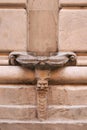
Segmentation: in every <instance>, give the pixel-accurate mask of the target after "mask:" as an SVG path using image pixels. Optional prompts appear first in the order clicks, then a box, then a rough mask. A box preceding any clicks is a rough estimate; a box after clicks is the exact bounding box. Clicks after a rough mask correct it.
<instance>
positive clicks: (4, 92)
mask: <svg viewBox="0 0 87 130" xmlns="http://www.w3.org/2000/svg"><path fill="white" fill-rule="evenodd" d="M35 103H36V91H35V86H31V85H19V84H18V85H7V84H6V85H0V104H1V105H29V104H31V105H35Z"/></svg>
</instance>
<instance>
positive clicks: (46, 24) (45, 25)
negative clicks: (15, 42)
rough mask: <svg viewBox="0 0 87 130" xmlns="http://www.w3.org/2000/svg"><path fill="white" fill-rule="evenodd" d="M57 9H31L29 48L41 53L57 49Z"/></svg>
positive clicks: (44, 53) (45, 53)
mask: <svg viewBox="0 0 87 130" xmlns="http://www.w3.org/2000/svg"><path fill="white" fill-rule="evenodd" d="M57 14H58V12H57V11H29V44H28V50H30V51H32V52H37V54H40V55H47V54H48V53H49V52H55V51H57V25H58V17H57Z"/></svg>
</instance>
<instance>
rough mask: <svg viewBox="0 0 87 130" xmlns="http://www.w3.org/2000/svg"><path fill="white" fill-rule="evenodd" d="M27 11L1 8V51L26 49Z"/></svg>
mask: <svg viewBox="0 0 87 130" xmlns="http://www.w3.org/2000/svg"><path fill="white" fill-rule="evenodd" d="M26 22H27V21H26V11H25V10H24V9H0V51H6V52H7V51H13V50H16V51H17V50H26V46H27V45H26V38H27V28H26Z"/></svg>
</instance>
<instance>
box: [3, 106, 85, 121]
mask: <svg viewBox="0 0 87 130" xmlns="http://www.w3.org/2000/svg"><path fill="white" fill-rule="evenodd" d="M3 119H5V120H6V119H7V120H35V119H36V108H34V107H33V106H28V105H27V106H26V105H19V106H17V105H15V106H14V105H0V120H3ZM48 120H87V106H49V109H48Z"/></svg>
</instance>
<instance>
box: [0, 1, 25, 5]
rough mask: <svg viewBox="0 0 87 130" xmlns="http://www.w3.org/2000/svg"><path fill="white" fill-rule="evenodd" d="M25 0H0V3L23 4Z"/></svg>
mask: <svg viewBox="0 0 87 130" xmlns="http://www.w3.org/2000/svg"><path fill="white" fill-rule="evenodd" d="M25 3H26V0H0V5H6V4H25Z"/></svg>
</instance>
